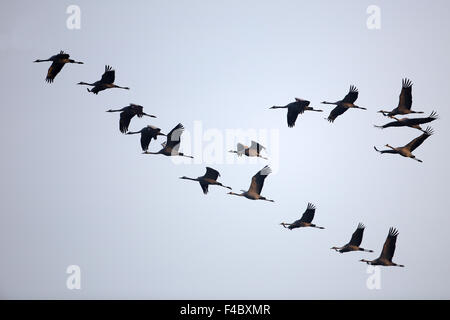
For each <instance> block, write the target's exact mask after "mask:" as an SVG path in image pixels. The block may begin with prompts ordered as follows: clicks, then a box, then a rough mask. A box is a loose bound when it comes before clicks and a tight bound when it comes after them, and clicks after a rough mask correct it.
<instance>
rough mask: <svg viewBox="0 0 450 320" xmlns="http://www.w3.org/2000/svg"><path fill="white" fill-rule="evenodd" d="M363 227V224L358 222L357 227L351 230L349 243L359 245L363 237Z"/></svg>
mask: <svg viewBox="0 0 450 320" xmlns="http://www.w3.org/2000/svg"><path fill="white" fill-rule="evenodd" d="M364 228H365V226H364V225H363V224H362V223H359V224H358V228H356V230H355V232H353V234H352V238H351V239H350V242H349V244H350V245H352V246H357V247H359V245H360V244H361V242H362V239H363V234H364Z"/></svg>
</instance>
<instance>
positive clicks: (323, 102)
mask: <svg viewBox="0 0 450 320" xmlns="http://www.w3.org/2000/svg"><path fill="white" fill-rule="evenodd" d="M321 103H322V104H334V105H337V104H339V103H338V102H328V101H322V102H321Z"/></svg>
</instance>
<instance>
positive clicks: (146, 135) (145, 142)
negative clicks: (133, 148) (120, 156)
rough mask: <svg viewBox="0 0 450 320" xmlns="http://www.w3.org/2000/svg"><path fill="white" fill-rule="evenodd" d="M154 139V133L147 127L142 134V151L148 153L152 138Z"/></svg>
mask: <svg viewBox="0 0 450 320" xmlns="http://www.w3.org/2000/svg"><path fill="white" fill-rule="evenodd" d="M153 137H154V132H153V130H152V129H151V128H149V127H146V128H144V129H143V130H142V132H141V147H142V151H147V150H148V146H149V145H150V142H151V141H152V138H153Z"/></svg>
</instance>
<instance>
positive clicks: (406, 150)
mask: <svg viewBox="0 0 450 320" xmlns="http://www.w3.org/2000/svg"><path fill="white" fill-rule="evenodd" d="M433 133H434V132H433V129H431V128H430V127H427V129H426V130H425V133H423V134H422V135H420V136H419V137H417V138H415V139H414V140H412V141H411V142H410V143H408V144H407V145H406V146H403V147H397V148H394V147H391V146H390V145H389V144H387V145H386V147H388V148H391V150H378V149H377V148H376V147H375V146H374V149H375V151H378V152H379V153H381V154H383V153H392V154H399V155H401V156H403V157H406V158H411V159H414V160H416V161H418V162H422V160H419V159H417V158H416V156H414V155H413V154H412V152H413V151H414V150H416V149H417V147H419V146H420V145H421V144H422V143H423V142H424V141H425V140H426V139H427V138H428V137H429V136H431V135H432V134H433Z"/></svg>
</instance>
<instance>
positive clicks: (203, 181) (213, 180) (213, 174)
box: [180, 167, 231, 194]
mask: <svg viewBox="0 0 450 320" xmlns="http://www.w3.org/2000/svg"><path fill="white" fill-rule="evenodd" d="M218 177H220V173H219V171H217V170H214V169H213V168H210V167H206V173H205V174H204V175H203V176H201V177H198V178H188V177H186V176H183V177H180V179H185V180H192V181H198V182H199V183H200V187H202V190H203V193H204V194H207V193H208V186H209V185H214V186H221V187H224V188H227V189H230V190H231V187H227V186H224V185H223V184H222V183H220V182H218V181H217V178H218Z"/></svg>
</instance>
